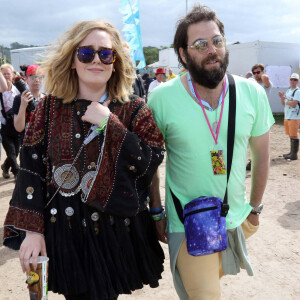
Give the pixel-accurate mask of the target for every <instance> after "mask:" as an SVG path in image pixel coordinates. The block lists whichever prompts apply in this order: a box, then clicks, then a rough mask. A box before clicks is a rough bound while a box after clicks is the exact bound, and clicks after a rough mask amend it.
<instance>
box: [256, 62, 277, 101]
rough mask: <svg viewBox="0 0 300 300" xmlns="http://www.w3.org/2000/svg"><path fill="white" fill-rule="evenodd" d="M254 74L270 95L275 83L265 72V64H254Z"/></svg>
mask: <svg viewBox="0 0 300 300" xmlns="http://www.w3.org/2000/svg"><path fill="white" fill-rule="evenodd" d="M252 74H253V75H254V79H255V80H256V82H257V83H258V84H259V85H261V86H262V87H263V88H264V89H265V91H266V94H267V96H268V97H269V94H270V91H271V88H272V86H273V83H272V82H271V81H270V78H269V76H268V75H267V74H265V67H264V65H263V64H256V65H254V66H253V67H252Z"/></svg>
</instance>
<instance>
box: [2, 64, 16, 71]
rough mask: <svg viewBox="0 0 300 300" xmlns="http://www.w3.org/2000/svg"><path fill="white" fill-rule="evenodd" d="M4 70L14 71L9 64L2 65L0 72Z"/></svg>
mask: <svg viewBox="0 0 300 300" xmlns="http://www.w3.org/2000/svg"><path fill="white" fill-rule="evenodd" d="M4 68H8V69H11V71H12V72H14V71H15V69H14V67H13V66H12V65H11V64H3V65H1V66H0V70H2V69H4Z"/></svg>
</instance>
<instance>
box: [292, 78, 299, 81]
mask: <svg viewBox="0 0 300 300" xmlns="http://www.w3.org/2000/svg"><path fill="white" fill-rule="evenodd" d="M290 80H291V81H298V79H297V78H290Z"/></svg>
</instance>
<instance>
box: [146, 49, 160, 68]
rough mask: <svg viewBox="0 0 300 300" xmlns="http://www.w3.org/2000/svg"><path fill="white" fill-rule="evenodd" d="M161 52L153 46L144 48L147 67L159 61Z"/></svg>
mask: <svg viewBox="0 0 300 300" xmlns="http://www.w3.org/2000/svg"><path fill="white" fill-rule="evenodd" d="M159 50H160V49H158V48H156V47H151V46H148V47H144V48H143V51H144V56H145V60H146V65H150V64H153V63H155V62H157V61H158V52H159Z"/></svg>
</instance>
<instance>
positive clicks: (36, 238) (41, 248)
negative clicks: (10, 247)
mask: <svg viewBox="0 0 300 300" xmlns="http://www.w3.org/2000/svg"><path fill="white" fill-rule="evenodd" d="M40 253H41V255H42V256H47V251H46V244H45V238H44V237H43V236H42V235H40V234H38V233H33V232H28V231H27V232H26V237H25V239H24V241H23V243H22V244H21V247H20V251H19V259H20V263H21V267H22V270H23V272H26V273H29V272H30V267H29V260H30V258H32V265H33V268H34V270H36V268H37V262H38V256H39V254H40Z"/></svg>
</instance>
